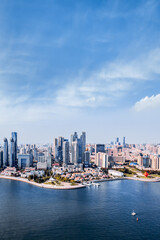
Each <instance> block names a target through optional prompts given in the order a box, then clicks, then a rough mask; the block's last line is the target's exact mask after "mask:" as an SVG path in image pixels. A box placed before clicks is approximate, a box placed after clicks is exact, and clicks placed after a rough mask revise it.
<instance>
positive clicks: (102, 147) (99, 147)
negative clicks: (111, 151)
mask: <svg viewBox="0 0 160 240" xmlns="http://www.w3.org/2000/svg"><path fill="white" fill-rule="evenodd" d="M98 152H105V145H104V144H95V154H96V153H98Z"/></svg>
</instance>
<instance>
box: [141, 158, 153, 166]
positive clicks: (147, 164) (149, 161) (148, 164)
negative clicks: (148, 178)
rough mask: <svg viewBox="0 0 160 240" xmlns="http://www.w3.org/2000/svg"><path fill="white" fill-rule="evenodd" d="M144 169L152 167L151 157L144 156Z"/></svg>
mask: <svg viewBox="0 0 160 240" xmlns="http://www.w3.org/2000/svg"><path fill="white" fill-rule="evenodd" d="M143 167H145V168H149V167H151V160H150V158H149V156H143Z"/></svg>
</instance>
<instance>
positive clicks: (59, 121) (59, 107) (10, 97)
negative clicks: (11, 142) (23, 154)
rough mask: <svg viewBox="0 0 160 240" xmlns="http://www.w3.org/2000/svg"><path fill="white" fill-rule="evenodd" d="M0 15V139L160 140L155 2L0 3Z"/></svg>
mask: <svg viewBox="0 0 160 240" xmlns="http://www.w3.org/2000/svg"><path fill="white" fill-rule="evenodd" d="M0 13H1V21H0V33H1V39H0V50H1V58H0V65H1V67H0V75H1V78H0V84H1V89H0V99H1V100H0V109H1V118H0V132H1V136H6V135H7V136H9V134H10V132H11V131H13V130H14V131H16V132H18V133H19V142H21V143H26V142H27V143H34V142H36V143H46V142H50V143H51V142H53V137H54V136H58V135H63V136H69V134H70V132H74V131H75V130H77V131H78V132H82V131H86V132H87V134H88V139H87V141H88V142H90V143H96V142H99V143H102V142H110V141H111V140H114V137H115V136H121V137H123V136H127V141H128V142H129V143H159V142H160V137H159V132H158V131H157V129H159V121H160V111H159V110H160V81H159V77H160V70H159V65H160V32H159V28H160V26H159V25H160V22H159V13H160V2H159V1H156V0H147V1H146V0H139V1H135V0H134V1H127V0H122V1H120V0H119V1H118V0H115V1H107V0H106V1H103V0H95V1H90V0H87V1H86V0H85V1H73V0H69V1H65V0H63V1H57V0H55V1H50V0H49V1H45V2H44V1H42V0H39V1H24V0H21V1H17V0H13V1H12V2H11V1H9V0H6V1H2V2H1V9H0ZM57 23H58V24H57ZM1 142H2V139H1Z"/></svg>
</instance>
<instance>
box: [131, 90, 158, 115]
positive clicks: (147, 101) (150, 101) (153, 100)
mask: <svg viewBox="0 0 160 240" xmlns="http://www.w3.org/2000/svg"><path fill="white" fill-rule="evenodd" d="M155 108H160V94H157V95H153V96H151V97H148V96H146V97H145V98H142V99H141V100H140V101H138V102H136V104H135V105H134V107H133V109H134V110H135V111H137V112H141V111H143V110H150V109H155Z"/></svg>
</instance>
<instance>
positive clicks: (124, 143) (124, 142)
mask: <svg viewBox="0 0 160 240" xmlns="http://www.w3.org/2000/svg"><path fill="white" fill-rule="evenodd" d="M125 145H126V138H125V137H123V146H125Z"/></svg>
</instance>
